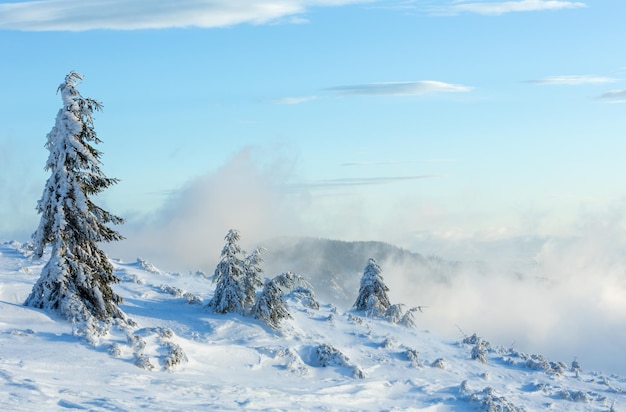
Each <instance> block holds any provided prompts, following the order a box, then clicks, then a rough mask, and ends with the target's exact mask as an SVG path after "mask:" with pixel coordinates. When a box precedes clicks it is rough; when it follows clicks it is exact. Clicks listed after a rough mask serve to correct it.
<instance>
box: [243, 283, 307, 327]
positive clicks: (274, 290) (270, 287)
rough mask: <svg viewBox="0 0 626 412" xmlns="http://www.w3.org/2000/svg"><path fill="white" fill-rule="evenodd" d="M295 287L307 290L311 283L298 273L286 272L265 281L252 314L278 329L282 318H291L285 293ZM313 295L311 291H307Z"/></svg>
mask: <svg viewBox="0 0 626 412" xmlns="http://www.w3.org/2000/svg"><path fill="white" fill-rule="evenodd" d="M296 288H304V289H305V290H307V291H308V290H309V289H310V288H311V285H310V284H309V283H308V282H307V281H306V280H304V279H303V278H302V277H301V276H300V275H297V274H295V273H291V272H286V273H283V274H281V275H278V276H276V277H275V278H274V279H272V280H270V281H268V282H266V283H265V286H264V287H263V290H262V291H261V294H260V295H259V299H258V300H257V302H256V304H255V306H254V310H253V312H252V315H253V316H254V317H255V318H256V319H259V320H262V321H263V322H265V323H266V324H268V325H269V326H270V327H272V328H274V329H278V328H279V327H280V322H281V321H282V320H283V319H288V318H291V314H290V313H289V308H288V306H287V302H286V301H285V294H287V293H290V292H291V291H293V290H294V289H296ZM309 294H310V295H313V293H312V292H310V293H309Z"/></svg>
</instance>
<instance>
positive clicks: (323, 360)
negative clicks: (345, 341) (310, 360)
mask: <svg viewBox="0 0 626 412" xmlns="http://www.w3.org/2000/svg"><path fill="white" fill-rule="evenodd" d="M349 361H350V359H348V357H347V356H346V355H344V354H343V353H341V351H339V350H338V349H335V348H334V347H333V346H331V345H328V344H325V343H323V344H321V345H319V346H317V347H316V348H315V362H316V363H317V364H318V365H319V366H322V367H327V366H349V365H350V364H349Z"/></svg>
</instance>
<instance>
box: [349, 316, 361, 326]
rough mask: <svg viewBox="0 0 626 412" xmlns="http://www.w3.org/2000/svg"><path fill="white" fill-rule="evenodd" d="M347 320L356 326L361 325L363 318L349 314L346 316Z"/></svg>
mask: <svg viewBox="0 0 626 412" xmlns="http://www.w3.org/2000/svg"><path fill="white" fill-rule="evenodd" d="M348 320H349V321H350V322H352V323H356V324H357V325H362V324H363V318H362V317H360V316H356V315H353V314H351V313H349V314H348Z"/></svg>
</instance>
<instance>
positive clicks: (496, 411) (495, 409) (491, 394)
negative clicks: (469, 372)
mask: <svg viewBox="0 0 626 412" xmlns="http://www.w3.org/2000/svg"><path fill="white" fill-rule="evenodd" d="M463 384H465V391H463V392H466V391H468V388H467V381H464V382H463ZM463 384H461V386H462V387H463ZM468 399H469V401H470V402H473V403H478V404H479V405H480V410H481V411H484V412H523V411H524V409H523V408H519V407H517V406H515V405H513V404H512V403H511V402H509V401H508V400H507V399H506V398H505V397H503V396H496V393H495V390H494V389H493V388H491V387H487V388H485V389H483V390H482V391H480V392H476V393H473V394H471V395H470V396H469V398H468Z"/></svg>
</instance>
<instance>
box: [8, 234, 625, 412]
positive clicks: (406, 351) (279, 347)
mask: <svg viewBox="0 0 626 412" xmlns="http://www.w3.org/2000/svg"><path fill="white" fill-rule="evenodd" d="M50 252H51V248H47V249H46V250H45V253H44V258H47V257H48V256H49V254H50ZM32 255H33V251H32V249H30V248H29V247H28V245H24V244H20V243H17V242H9V243H0V348H1V351H0V408H1V409H2V410H6V411H32V410H46V411H64V410H68V409H75V410H89V411H131V410H151V411H173V410H176V411H179V410H185V411H201V410H264V411H270V410H271V411H276V410H281V411H282V410H312V411H328V410H347V411H380V410H389V411H391V410H393V411H400V410H402V411H405V410H411V411H430V412H433V411H461V412H465V411H467V412H469V411H477V410H479V411H522V410H523V411H541V410H553V411H609V410H614V411H620V410H625V409H624V407H625V405H626V379H625V378H624V377H621V376H617V375H608V374H604V373H602V372H594V371H590V370H586V369H585V359H576V360H575V362H572V359H569V360H567V361H568V364H567V365H566V364H565V363H563V362H559V360H553V359H552V360H549V359H546V358H545V357H542V356H540V355H538V354H526V353H523V352H521V351H519V350H517V349H512V348H502V347H493V346H492V345H489V344H488V343H487V341H486V340H485V339H484V338H479V337H478V336H477V335H472V336H468V337H467V338H463V337H460V338H458V339H457V338H454V337H453V338H447V337H439V336H435V335H434V334H432V333H429V332H427V331H423V330H420V329H419V324H418V328H405V327H402V326H400V325H397V324H393V323H391V322H388V321H387V320H386V319H379V318H371V317H364V316H359V314H361V315H362V313H361V312H356V311H353V310H348V311H343V310H342V309H340V308H336V307H334V306H332V305H330V304H326V303H324V302H319V309H313V308H311V307H309V306H307V305H306V304H305V301H306V300H305V299H302V295H298V296H296V295H297V294H296V293H287V294H285V295H284V296H283V298H284V300H285V303H286V305H287V309H288V311H289V313H290V315H291V318H287V319H283V320H282V322H281V327H280V330H274V329H272V328H269V327H267V326H266V325H265V324H263V323H261V322H259V321H257V320H255V319H254V318H253V317H251V316H242V315H239V314H237V313H227V314H216V313H213V312H211V311H207V310H206V309H205V308H204V306H203V305H199V304H194V303H190V302H189V301H188V300H187V299H186V298H185V297H184V294H185V293H189V294H192V295H194V296H197V297H198V299H200V300H201V301H202V302H208V301H209V300H211V299H212V297H213V291H211V290H210V288H209V285H210V281H209V280H208V279H207V278H206V277H204V276H199V275H194V274H192V273H190V274H188V275H179V274H171V273H167V272H162V271H158V270H157V271H148V270H146V269H144V268H143V267H142V266H141V265H138V264H137V263H136V262H128V263H127V262H122V261H118V260H111V261H109V263H110V264H111V265H112V267H113V270H114V273H115V275H116V276H118V277H119V279H120V283H118V284H116V285H113V287H114V289H115V292H116V293H117V294H119V295H120V296H121V297H123V298H124V300H123V302H122V303H120V308H121V309H122V310H123V311H124V312H125V313H126V314H127V315H128V316H129V317H132V319H133V320H134V321H135V324H134V325H131V324H128V323H125V322H113V323H111V325H110V328H109V329H108V330H107V332H106V334H103V335H97V336H94V337H93V338H92V339H86V337H85V336H84V335H79V334H75V333H74V327H73V325H72V324H70V323H68V322H67V321H66V320H65V319H63V318H62V317H60V316H58V315H57V314H56V313H55V312H49V311H44V310H40V309H38V308H33V307H27V306H23V305H22V302H23V301H24V299H25V297H26V296H27V295H28V293H29V291H30V289H31V287H32V284H33V283H35V282H36V280H37V279H38V277H39V276H40V274H41V271H42V269H43V265H44V263H43V261H42V260H37V259H35V260H33V259H32ZM164 285H165V286H164ZM174 290H177V291H185V292H183V293H182V294H180V293H171V291H174ZM355 292H356V291H355ZM355 295H356V293H355ZM423 315H424V316H428V313H425V314H423ZM329 318H332V322H330V321H329V320H328V319H329ZM481 341H482V342H483V343H482V345H481V346H480V347H481V348H482V351H483V353H482V356H484V358H485V359H486V362H485V363H483V362H479V361H477V360H472V352H473V349H474V347H476V345H477V344H478V342H481ZM569 365H571V366H569Z"/></svg>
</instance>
